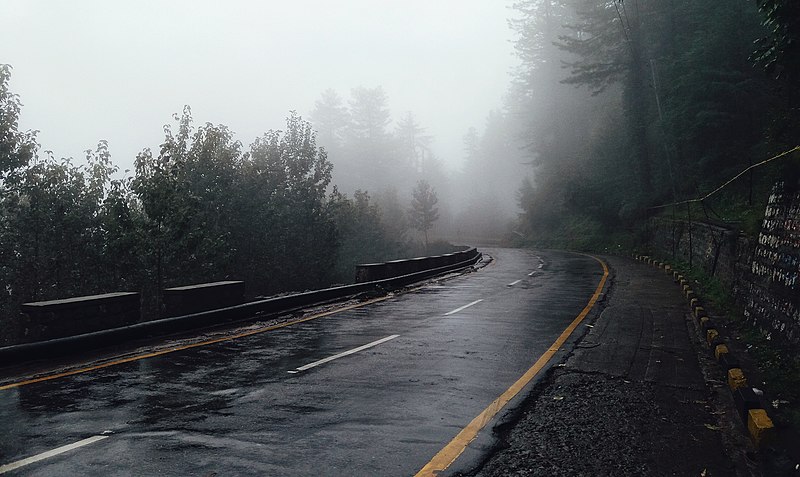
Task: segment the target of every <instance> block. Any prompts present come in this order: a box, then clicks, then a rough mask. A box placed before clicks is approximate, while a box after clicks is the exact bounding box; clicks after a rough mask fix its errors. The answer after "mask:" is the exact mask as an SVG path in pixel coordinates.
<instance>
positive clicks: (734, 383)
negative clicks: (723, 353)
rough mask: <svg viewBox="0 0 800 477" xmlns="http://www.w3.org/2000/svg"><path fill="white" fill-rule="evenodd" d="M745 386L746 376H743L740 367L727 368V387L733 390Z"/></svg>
mask: <svg viewBox="0 0 800 477" xmlns="http://www.w3.org/2000/svg"><path fill="white" fill-rule="evenodd" d="M745 386H747V378H745V377H744V373H743V372H742V370H741V368H731V369H729V370H728V387H730V388H731V391H735V390H737V389H739V388H743V387H745Z"/></svg>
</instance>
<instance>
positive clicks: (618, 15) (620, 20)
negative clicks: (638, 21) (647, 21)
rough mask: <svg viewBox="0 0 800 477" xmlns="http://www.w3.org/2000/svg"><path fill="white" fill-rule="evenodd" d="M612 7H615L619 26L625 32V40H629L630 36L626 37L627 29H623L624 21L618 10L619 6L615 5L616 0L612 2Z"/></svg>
mask: <svg viewBox="0 0 800 477" xmlns="http://www.w3.org/2000/svg"><path fill="white" fill-rule="evenodd" d="M613 3H614V8H616V9H617V17H619V26H620V27H622V33H624V34H625V41H627V42H630V41H631V40H630V38H628V30H626V29H625V21H624V20H623V19H622V14H621V13H620V12H619V6H617V2H616V0H615V1H614V2H613Z"/></svg>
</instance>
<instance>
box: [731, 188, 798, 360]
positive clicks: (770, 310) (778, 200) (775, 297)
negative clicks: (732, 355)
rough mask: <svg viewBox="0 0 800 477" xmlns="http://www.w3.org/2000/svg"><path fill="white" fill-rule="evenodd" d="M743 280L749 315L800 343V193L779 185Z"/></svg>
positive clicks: (771, 330) (768, 332)
mask: <svg viewBox="0 0 800 477" xmlns="http://www.w3.org/2000/svg"><path fill="white" fill-rule="evenodd" d="M750 273H751V276H750V277H747V278H745V280H743V281H741V282H740V283H739V286H738V287H737V288H738V289H739V290H738V292H739V293H737V295H738V297H739V298H740V299H741V300H742V301H743V302H744V305H745V310H744V313H745V316H746V317H747V318H748V319H750V320H752V322H753V324H756V325H757V326H759V327H760V328H761V329H762V330H764V332H765V334H766V335H767V337H768V338H772V337H773V336H774V335H775V334H778V335H780V336H781V337H784V338H786V339H788V340H789V341H790V342H792V343H795V344H797V343H798V342H800V284H798V278H799V277H800V192H791V193H786V192H785V187H784V184H783V183H782V182H779V183H777V184H776V185H775V187H774V188H773V190H772V194H771V195H770V197H769V201H768V203H767V208H766V210H765V213H764V222H763V224H762V227H761V233H760V234H759V236H758V243H757V244H756V246H755V250H754V252H753V259H752V263H751V266H750Z"/></svg>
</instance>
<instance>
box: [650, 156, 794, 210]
mask: <svg viewBox="0 0 800 477" xmlns="http://www.w3.org/2000/svg"><path fill="white" fill-rule="evenodd" d="M796 151H800V146H795V147H793V148H792V149H789V150H788V151H784V152H782V153H780V154H778V155H775V156H772V157H770V158H769V159H765V160H763V161H761V162H757V163H755V164H753V165H751V166H750V167H748V168H746V169H745V170H743V171H742V172H740V173H738V174H736V175H735V176H733V177H732V178H731V179H729V180H728V181H727V182H725V183H724V184H722V185H721V186H719V187H717V188H716V189H714V190H712V191H711V192H709V193H708V194H706V195H704V196H702V197H696V198H694V199H687V200H682V201H680V202H671V203H669V204H663V205H656V206H653V207H648V208H647V209H648V210H650V209H663V208H665V207H670V206H673V205H683V204H691V203H694V202H703V201H704V200H706V199H708V198H709V197H711V196H712V195H714V194H716V193H717V192H719V191H721V190H722V189H724V188H725V187H727V186H728V185H729V184H730V183H731V182H733V181H735V180H736V179H738V178H740V177H742V176H743V175H745V173H747V172H748V171H750V170H752V169H755V168H756V167H761V166H763V165H765V164H768V163H770V162H772V161H775V160H777V159H780V158H782V157H784V156H788V155H789V154H791V153H793V152H796Z"/></svg>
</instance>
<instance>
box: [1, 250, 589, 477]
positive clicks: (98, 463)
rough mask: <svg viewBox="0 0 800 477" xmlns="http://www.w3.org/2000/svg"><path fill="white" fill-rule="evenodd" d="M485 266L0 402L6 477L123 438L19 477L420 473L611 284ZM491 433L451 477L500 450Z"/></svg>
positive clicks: (550, 257) (538, 264) (564, 259)
mask: <svg viewBox="0 0 800 477" xmlns="http://www.w3.org/2000/svg"><path fill="white" fill-rule="evenodd" d="M485 252H488V253H489V254H490V255H491V256H492V257H493V258H494V259H495V261H494V262H493V263H492V264H490V265H489V266H487V267H484V268H482V269H480V270H479V271H478V272H476V273H471V274H467V275H464V276H459V277H456V278H453V279H450V280H446V281H441V282H433V283H429V284H427V285H425V286H423V287H422V288H420V289H418V290H416V291H412V292H409V293H405V294H402V295H398V296H395V297H392V298H390V299H388V300H385V301H381V302H378V303H373V304H370V305H367V306H364V307H361V308H357V309H352V310H348V311H343V312H341V313H337V314H333V315H330V316H327V317H324V318H320V319H316V320H313V321H307V322H304V323H299V324H296V325H292V326H289V327H286V328H282V329H279V330H275V331H271V332H267V333H263V334H258V335H253V336H250V337H246V338H240V339H236V340H232V341H226V342H222V343H217V344H213V345H208V346H203V347H198V348H193V349H189V350H184V351H179V352H175V353H170V354H166V355H162V356H157V357H152V358H147V359H142V360H138V361H135V362H131V363H126V364H121V365H118V366H113V367H109V368H105V369H101V370H96V371H91V372H87V373H82V374H78V375H74V376H68V377H64V378H59V379H55V380H50V381H45V382H40V383H35V384H29V385H25V386H21V387H17V388H13V389H6V390H0V422H1V423H2V431H0V432H2V434H0V465H3V464H8V463H11V462H16V461H18V460H20V459H24V458H27V457H30V456H34V455H38V454H40V453H43V452H46V451H49V450H52V449H55V448H58V447H60V446H64V445H67V444H71V443H74V442H78V441H81V440H83V439H87V438H91V437H93V436H98V435H102V434H103V433H104V432H106V431H110V432H106V434H105V435H106V436H107V437H106V438H103V439H100V440H97V441H96V442H92V443H89V444H87V445H85V446H82V447H80V448H76V449H73V450H70V451H68V452H65V453H63V454H60V455H58V456H55V457H50V458H47V459H43V460H41V461H39V462H35V463H32V464H30V465H27V466H24V467H21V468H19V469H17V470H13V471H11V472H10V473H9V474H10V475H103V476H106V475H126V476H127V475H201V476H206V475H413V474H414V473H415V472H417V471H418V470H419V469H420V468H422V467H423V466H424V465H425V464H426V463H427V462H428V460H430V458H431V457H433V455H435V454H436V453H437V452H438V451H439V450H440V449H441V448H442V447H443V446H444V445H445V444H446V443H447V442H449V441H450V440H451V439H452V438H453V437H454V436H455V435H456V434H457V433H458V432H459V431H460V430H461V429H462V428H463V427H464V426H465V425H466V424H467V423H469V421H470V420H471V419H472V418H473V417H475V416H476V415H477V414H478V413H480V412H481V411H482V410H483V409H484V408H485V407H486V406H487V405H488V404H489V403H491V402H492V400H494V399H495V398H497V397H498V396H499V395H500V394H501V393H502V392H503V391H505V390H506V389H507V388H508V387H509V386H510V385H511V384H512V383H513V382H514V381H515V380H517V379H518V378H519V377H520V376H521V375H522V374H523V373H524V372H525V371H526V370H527V369H528V368H529V367H530V366H531V365H532V364H533V363H534V362H535V361H536V359H537V358H538V357H539V356H540V355H541V354H542V353H543V352H545V351H546V350H547V348H548V347H549V346H550V345H551V344H552V343H553V342H554V341H555V340H556V338H557V337H558V335H559V334H560V333H561V332H562V330H563V329H564V328H566V327H567V326H568V325H569V323H570V322H571V321H572V320H573V319H574V318H575V316H576V315H578V313H580V311H581V310H582V309H583V307H584V306H585V305H586V303H587V302H588V301H589V298H590V297H591V296H592V293H593V292H594V290H595V288H596V287H597V284H598V282H599V281H600V277H601V276H602V269H601V267H600V265H599V264H598V262H597V261H595V260H594V259H592V258H590V257H585V256H581V255H575V254H569V253H563V252H531V251H525V250H513V249H493V250H485ZM529 274H532V276H531V275H529ZM477 300H481V301H479V302H477V303H475V302H476V301H477ZM471 303H473V304H472V305H471V306H469V307H466V308H464V309H461V310H460V311H455V310H457V309H459V308H461V307H463V306H465V305H468V304H471ZM580 334H582V331H580V330H579V331H578V332H576V333H574V336H573V337H572V338H571V339H570V340H569V341H568V342H567V345H566V346H565V347H564V349H566V350H568V349H569V348H570V347H571V346H572V343H573V342H574V340H575V339H576V336H575V335H580ZM395 335H396V336H395ZM379 340H384V341H381V342H378V343H375V342H376V341H379ZM371 343H373V344H374V346H372V347H369V348H366V349H363V350H360V351H357V352H354V353H352V354H349V355H346V356H343V357H341V358H339V359H335V360H332V361H329V362H324V363H321V364H318V365H316V366H314V367H310V368H307V369H305V368H304V366H307V365H312V364H315V363H316V362H318V361H319V360H323V359H326V358H329V357H332V356H335V355H337V354H341V353H343V352H347V351H348V350H353V349H355V348H358V347H362V346H364V345H367V344H371ZM298 368H300V369H302V370H298ZM512 404H513V401H512ZM501 414H502V413H501ZM489 427H491V424H490V426H489ZM489 427H487V428H486V429H485V430H484V431H483V432H482V433H481V437H480V438H479V439H477V440H476V441H475V442H474V443H473V444H472V445H471V446H470V449H469V450H468V451H467V452H465V454H464V455H462V457H461V458H459V460H457V461H456V462H455V464H454V465H453V467H451V469H450V470H451V471H456V470H464V469H467V468H469V467H470V466H471V465H474V463H475V461H476V459H479V458H480V457H481V454H482V453H483V452H485V451H486V450H487V449H488V446H489V445H490V444H491V443H492V441H491V432H490V429H489Z"/></svg>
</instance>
